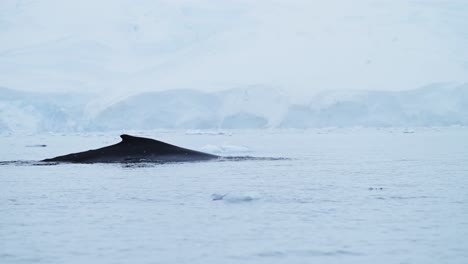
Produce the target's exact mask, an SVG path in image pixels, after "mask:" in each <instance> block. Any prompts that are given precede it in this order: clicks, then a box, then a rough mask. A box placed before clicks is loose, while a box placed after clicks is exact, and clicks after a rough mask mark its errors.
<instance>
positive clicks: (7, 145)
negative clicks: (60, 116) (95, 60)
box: [0, 128, 468, 264]
mask: <svg viewBox="0 0 468 264" xmlns="http://www.w3.org/2000/svg"><path fill="white" fill-rule="evenodd" d="M126 133H128V134H135V135H140V136H149V137H152V138H157V139H160V140H163V141H166V142H169V143H173V144H177V145H180V146H184V147H188V148H192V149H198V150H205V151H212V152H219V153H215V154H222V155H227V156H245V155H249V156H255V157H272V158H284V159H260V160H241V161H233V160H220V161H209V162H196V163H174V164H158V165H155V164H92V165H91V164H87V165H86V164H60V165H49V166H45V165H44V166H39V165H35V163H34V162H32V161H35V160H40V159H43V158H48V157H53V156H57V155H61V154H66V153H71V152H77V151H82V150H87V149H91V148H98V147H101V146H104V145H108V144H113V143H116V142H118V141H119V140H120V139H119V137H118V136H119V133H118V132H114V133H110V132H109V133H82V134H66V135H65V134H63V135H62V134H55V135H54V134H39V135H2V136H1V137H0V146H1V150H0V160H2V161H15V160H21V161H22V162H1V163H0V263H4V264H7V263H178V264H180V263H204V264H207V263H425V264H427V263H460V264H461V263H468V239H467V237H468V128H432V129H429V128H425V129H423V128H419V129H413V130H408V129H317V130H304V131H300V130H298V131H277V130H272V131H232V132H231V131H230V132H229V133H213V132H209V133H208V132H207V133H203V132H200V133H186V132H185V131H133V132H132V133H131V132H128V131H126ZM44 145H45V146H44Z"/></svg>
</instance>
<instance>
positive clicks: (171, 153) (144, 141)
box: [42, 134, 219, 163]
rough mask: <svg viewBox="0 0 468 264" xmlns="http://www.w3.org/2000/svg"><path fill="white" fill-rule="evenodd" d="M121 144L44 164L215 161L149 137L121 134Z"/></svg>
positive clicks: (64, 156) (206, 155) (50, 160)
mask: <svg viewBox="0 0 468 264" xmlns="http://www.w3.org/2000/svg"><path fill="white" fill-rule="evenodd" d="M120 137H121V138H122V141H121V142H119V143H117V144H114V145H110V146H107V147H103V148H99V149H93V150H88V151H83V152H78V153H72V154H68V155H63V156H58V157H55V158H50V159H44V160H42V161H44V162H71V163H113V162H115V163H119V162H120V163H125V162H187V161H203V160H210V159H216V158H219V156H216V155H211V154H208V153H203V152H199V151H195V150H190V149H186V148H181V147H178V146H174V145H171V144H168V143H164V142H161V141H158V140H155V139H151V138H144V137H135V136H130V135H125V134H124V135H121V136H120Z"/></svg>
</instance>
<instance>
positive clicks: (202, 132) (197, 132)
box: [185, 129, 232, 136]
mask: <svg viewBox="0 0 468 264" xmlns="http://www.w3.org/2000/svg"><path fill="white" fill-rule="evenodd" d="M185 134H186V135H210V136H232V133H230V132H225V131H218V130H216V131H215V130H200V129H195V130H187V131H185Z"/></svg>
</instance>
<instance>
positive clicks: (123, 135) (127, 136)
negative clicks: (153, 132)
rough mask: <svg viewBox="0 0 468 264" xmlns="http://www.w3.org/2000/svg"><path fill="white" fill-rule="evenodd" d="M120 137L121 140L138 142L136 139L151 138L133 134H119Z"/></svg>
mask: <svg viewBox="0 0 468 264" xmlns="http://www.w3.org/2000/svg"><path fill="white" fill-rule="evenodd" d="M120 138H122V142H138V141H144V140H152V139H150V138H143V137H135V136H130V135H127V134H122V135H120Z"/></svg>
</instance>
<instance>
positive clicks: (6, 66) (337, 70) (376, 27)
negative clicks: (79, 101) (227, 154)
mask: <svg viewBox="0 0 468 264" xmlns="http://www.w3.org/2000/svg"><path fill="white" fill-rule="evenodd" d="M467 14H468V1H466V0H437V1H436V0H419V1H415V0H352V1H351V0H284V1H279V0H270V1H266V0H265V1H260V0H255V1H253V0H252V1H247V0H223V1H215V0H213V1H201V0H199V1H195V0H193V1H174V0H166V1H154V0H100V1H96V0H80V1H63V0H37V1H32V0H25V1H18V0H1V1H0V40H1V41H0V86H3V87H9V88H13V89H23V90H38V91H46V90H47V91H50V90H54V91H55V90H57V91H58V90H60V91H68V90H70V91H71V90H73V91H77V90H80V91H97V92H106V93H108V92H111V91H112V92H113V93H115V94H126V93H136V92H139V91H147V90H166V89H174V88H192V89H201V90H208V91H212V90H222V89H227V88H233V87H242V86H249V85H258V84H260V85H266V86H272V87H277V88H281V89H284V90H286V91H289V92H290V93H291V94H294V95H302V94H307V93H311V92H314V91H317V90H325V89H369V90H374V89H385V90H402V89H413V88H418V87H419V86H423V85H426V84H430V83H434V82H467V81H468V16H467Z"/></svg>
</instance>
